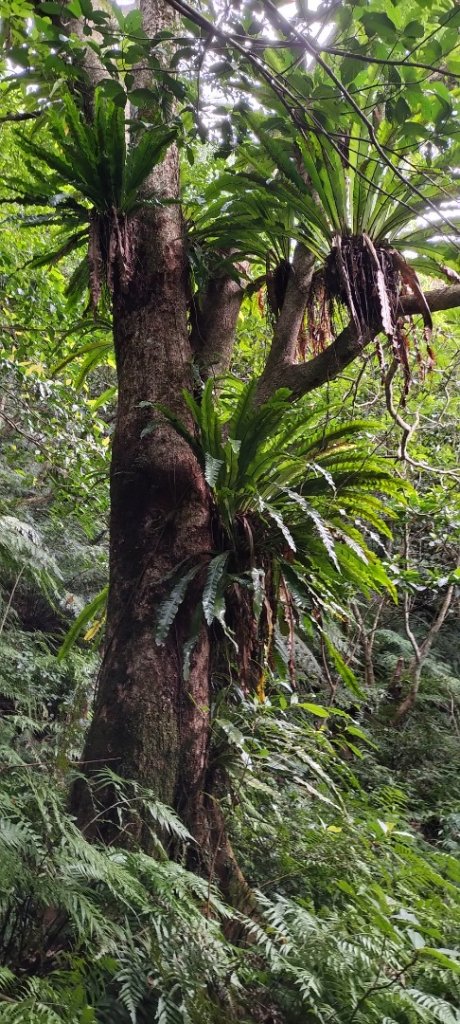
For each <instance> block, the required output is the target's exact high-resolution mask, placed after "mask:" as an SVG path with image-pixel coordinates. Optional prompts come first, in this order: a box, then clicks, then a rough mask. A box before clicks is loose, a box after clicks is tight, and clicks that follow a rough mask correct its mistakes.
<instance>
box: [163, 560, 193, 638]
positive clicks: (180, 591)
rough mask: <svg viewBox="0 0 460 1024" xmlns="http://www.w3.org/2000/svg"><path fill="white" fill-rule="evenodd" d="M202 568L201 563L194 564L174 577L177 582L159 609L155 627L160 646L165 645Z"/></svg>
mask: <svg viewBox="0 0 460 1024" xmlns="http://www.w3.org/2000/svg"><path fill="white" fill-rule="evenodd" d="M200 568H201V566H200V565H192V567H191V569H188V570H187V571H186V572H184V573H182V574H181V575H179V577H178V578H177V575H176V576H175V577H173V579H175V583H174V585H173V587H172V589H171V590H170V592H169V593H168V595H167V596H166V597H165V599H164V601H162V603H161V605H160V607H159V609H158V616H157V622H156V627H155V642H156V644H157V646H158V647H162V646H163V645H164V643H165V640H166V637H167V636H168V633H169V630H170V628H171V626H172V624H173V622H174V619H175V618H176V615H177V612H178V610H179V608H180V605H181V604H182V602H183V600H184V598H185V595H186V593H187V589H188V586H189V583H191V582H192V580H194V579H195V576H196V575H197V573H198V572H199V571H200Z"/></svg>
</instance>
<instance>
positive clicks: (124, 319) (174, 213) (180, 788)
mask: <svg viewBox="0 0 460 1024" xmlns="http://www.w3.org/2000/svg"><path fill="white" fill-rule="evenodd" d="M177 175H178V168H177V153H176V151H175V149H174V148H172V149H171V150H170V152H169V154H168V155H167V157H166V160H165V162H164V164H163V165H162V168H161V178H160V176H158V178H157V183H158V180H159V179H160V181H159V183H160V185H161V191H162V192H163V193H164V194H165V193H166V194H167V193H169V194H171V193H174V192H176V191H177ZM132 241H133V245H134V260H135V274H134V277H133V281H132V283H131V285H130V287H129V290H128V291H127V293H125V294H123V292H122V291H121V288H118V291H117V293H116V295H115V299H114V338H115V350H116V358H117V369H118V383H119V407H118V416H117V424H116V429H115V436H114V440H113V454H112V468H111V528H110V588H109V605H108V620H107V638H106V646H105V655H104V658H103V663H102V667H101V671H100V676H99V681H98V690H97V695H96V700H95V706H94V713H93V720H92V723H91V727H90V730H89V734H88V739H87V742H86V747H85V752H84V759H85V760H86V761H87V762H88V774H90V772H91V769H92V768H94V770H96V769H100V768H101V766H102V765H103V764H104V762H107V763H108V764H109V765H110V767H112V768H113V770H114V771H116V772H117V773H118V774H120V775H122V776H124V777H126V778H131V779H136V780H137V781H139V782H140V783H142V784H143V785H145V786H148V787H151V788H152V789H153V791H154V792H155V794H156V795H157V796H158V798H160V799H161V800H162V801H164V802H165V803H168V804H171V805H173V806H175V807H176V809H177V810H178V811H179V812H180V814H181V816H182V818H183V820H184V821H185V822H186V824H187V825H188V827H189V828H190V829H191V830H192V832H193V833H194V834H195V835H196V837H197V839H200V833H202V832H203V828H204V819H203V787H204V775H205V769H206V761H207V746H208V739H209V638H208V634H207V631H206V629H205V627H204V626H203V627H202V629H201V633H200V635H199V639H198V642H197V644H196V648H195V651H194V653H193V655H192V660H191V670H190V674H189V677H188V679H187V682H185V681H184V677H183V670H182V661H183V644H184V642H185V641H186V640H187V639H188V637H189V635H190V632H191V622H192V617H193V611H194V609H195V607H196V603H197V600H198V599H199V587H200V574H198V576H197V578H196V582H195V588H194V585H193V583H192V585H191V587H190V592H189V593H188V595H187V598H186V600H185V601H184V603H183V605H182V607H181V608H180V610H179V613H178V615H177V617H176V620H175V622H174V624H173V627H172V629H171V631H170V634H169V636H168V638H167V640H166V643H165V644H164V646H162V647H158V646H157V644H156V642H155V621H156V617H157V613H158V608H159V605H160V603H161V601H162V600H163V598H164V597H165V595H166V594H167V593H168V590H170V589H171V587H172V581H171V574H172V573H173V572H174V571H175V570H177V569H178V567H180V566H182V567H185V568H187V565H188V566H189V567H190V566H191V565H192V564H196V562H199V561H200V560H201V561H202V563H203V568H205V566H206V562H207V560H208V557H209V553H210V551H211V549H212V536H211V523H210V505H209V499H208V493H207V488H206V484H205V481H204V478H203V475H202V473H201V470H200V468H199V465H198V463H197V462H196V459H195V457H194V455H193V453H192V451H191V449H190V448H189V446H188V445H187V444H186V443H185V442H184V441H183V440H182V439H181V438H180V437H179V436H178V434H177V433H176V432H175V431H174V430H173V428H172V427H171V426H170V425H169V424H168V423H167V422H166V421H165V419H164V418H163V417H162V416H161V414H160V413H159V412H158V411H157V410H156V409H155V408H154V406H155V405H156V404H157V403H160V404H163V405H165V406H167V407H168V409H170V410H172V411H173V412H174V413H175V414H176V415H178V416H179V417H180V418H182V419H185V420H186V419H187V415H186V409H185V405H184V402H183V398H182V390H183V388H185V387H190V385H191V375H190V369H191V358H192V352H191V348H190V342H189V337H188V330H187V322H186V296H187V280H186V263H185V250H184V239H183V225H182V219H181V214H180V211H179V208H178V207H177V206H165V207H164V208H162V209H160V210H159V211H156V210H155V211H151V210H148V211H143V213H142V216H140V217H139V218H138V220H137V222H134V223H133V224H132ZM143 403H152V404H151V405H144V404H143ZM152 426H153V429H152ZM146 428H147V430H146ZM143 431H145V433H144V436H142V434H143ZM201 585H202V577H201ZM89 762H92V764H91V763H89ZM102 803H103V805H105V808H106V811H105V813H103V814H102V815H101V816H100V817H95V810H94V805H93V803H92V800H91V797H90V794H89V792H88V788H87V786H86V785H85V784H84V783H81V784H79V785H78V786H77V787H76V790H75V792H74V797H73V804H74V809H75V810H76V812H77V816H78V820H79V822H80V824H81V825H82V826H83V827H84V828H85V830H86V831H87V834H93V835H95V836H99V837H100V838H103V839H104V840H105V841H113V840H117V839H119V819H118V816H117V813H116V809H114V808H113V809H112V810H110V805H111V803H113V797H112V796H111V793H110V787H108V789H107V792H106V793H105V792H104V793H103V794H102ZM132 828H133V830H134V832H136V830H137V832H139V827H138V826H135V825H133V826H132ZM131 838H132V839H137V840H138V839H139V838H140V836H139V835H134V836H131ZM144 842H145V837H144Z"/></svg>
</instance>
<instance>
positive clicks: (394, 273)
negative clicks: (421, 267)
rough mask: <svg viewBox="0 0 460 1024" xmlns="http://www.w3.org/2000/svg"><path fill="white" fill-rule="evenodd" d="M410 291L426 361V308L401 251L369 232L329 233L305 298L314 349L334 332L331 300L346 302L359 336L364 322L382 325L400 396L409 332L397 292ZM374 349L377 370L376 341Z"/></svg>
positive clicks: (365, 327) (381, 357) (428, 321)
mask: <svg viewBox="0 0 460 1024" xmlns="http://www.w3.org/2000/svg"><path fill="white" fill-rule="evenodd" d="M408 289H410V291H411V292H412V293H413V295H415V296H416V298H417V300H418V304H419V309H420V313H421V315H422V317H423V321H424V334H425V340H426V342H427V352H428V365H432V362H433V352H432V350H431V347H430V344H429V341H430V337H431V330H432V326H433V325H432V319H431V313H430V310H429V307H428V304H427V301H426V299H425V296H424V294H423V291H422V289H421V286H420V282H419V280H418V277H417V274H416V273H415V270H414V269H413V268H412V267H411V266H410V265H409V264H408V263H407V262H406V260H405V259H404V257H403V256H402V255H401V253H400V252H397V251H396V250H395V249H393V248H390V246H388V245H385V244H378V243H377V242H375V241H373V240H372V239H371V238H370V237H369V235H367V234H365V233H363V234H361V235H341V234H338V233H337V234H336V235H335V236H334V241H333V246H332V248H331V251H330V253H329V255H328V257H327V259H326V261H325V264H324V267H323V269H322V270H321V271H319V272H318V273H317V274H316V275H315V277H314V279H313V285H312V289H311V294H310V298H309V302H308V309H307V312H308V321H309V328H310V338H311V341H312V344H313V351H314V353H316V352H318V351H321V350H322V349H323V348H324V347H325V344H327V343H328V342H329V341H330V340H331V337H332V336H333V330H332V314H333V304H334V302H339V303H341V304H342V305H344V306H346V307H347V309H348V311H349V313H350V315H351V319H352V321H353V323H354V325H355V327H356V330H357V332H358V335H359V336H361V337H364V335H365V333H366V331H367V330H368V329H369V327H372V326H375V325H376V324H379V323H380V324H381V327H382V330H383V332H384V333H385V334H386V337H387V339H388V342H389V344H390V346H391V351H392V354H393V356H394V358H395V359H396V360H397V362H398V364H399V365H400V367H401V369H402V372H403V377H404V396H406V395H407V392H408V390H409V387H410V382H411V370H410V362H409V351H410V335H409V331H408V329H407V323H406V321H405V318H404V317H403V316H402V314H401V311H400V302H399V299H400V295H401V293H402V292H405V291H407V290H408ZM376 352H377V357H378V360H379V364H380V366H381V368H382V371H384V369H385V359H384V353H383V348H382V345H381V343H380V341H379V340H378V339H377V341H376Z"/></svg>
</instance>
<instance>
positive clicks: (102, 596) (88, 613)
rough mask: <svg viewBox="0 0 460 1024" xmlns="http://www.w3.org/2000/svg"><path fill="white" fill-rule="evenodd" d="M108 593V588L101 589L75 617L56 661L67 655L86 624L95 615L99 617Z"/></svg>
mask: <svg viewBox="0 0 460 1024" xmlns="http://www.w3.org/2000/svg"><path fill="white" fill-rule="evenodd" d="M108 593H109V588H108V587H103V588H102V590H100V591H99V593H98V594H96V597H93V599H92V601H89V602H88V604H86V605H85V607H84V608H83V609H82V611H81V612H80V614H79V615H77V618H76V619H75V622H74V623H73V624H72V626H71V627H70V629H69V631H68V633H67V634H66V637H65V639H64V641H63V643H62V644H61V646H60V648H59V651H58V655H57V658H58V661H62V660H63V659H64V658H65V657H66V656H67V655H68V654H69V651H70V650H71V649H72V647H73V646H74V644H75V643H76V641H77V639H78V637H79V636H80V634H81V633H83V630H84V629H85V627H86V626H87V625H88V623H89V622H91V620H92V619H94V618H95V617H96V615H99V616H100V615H101V612H102V611H103V610H104V609H105V607H106V604H107V597H108Z"/></svg>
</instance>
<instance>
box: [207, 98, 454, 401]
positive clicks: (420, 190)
mask: <svg viewBox="0 0 460 1024" xmlns="http://www.w3.org/2000/svg"><path fill="white" fill-rule="evenodd" d="M245 119H246V121H247V122H248V124H249V127H250V129H251V131H252V133H253V134H254V135H255V136H256V138H257V141H258V146H257V147H256V146H254V145H252V144H246V145H245V146H243V147H242V150H241V154H240V157H239V161H238V163H237V166H236V173H234V174H231V175H230V174H228V173H224V174H223V175H222V176H221V177H219V178H217V179H216V181H215V182H213V183H212V185H211V186H210V189H209V198H210V199H211V204H210V206H209V207H208V208H207V209H206V213H205V214H204V215H203V216H202V217H201V218H200V217H199V218H198V220H197V224H196V232H197V238H198V240H199V241H200V242H201V244H203V242H204V241H205V242H207V244H209V245H211V247H216V248H219V247H220V246H223V247H230V246H232V247H233V250H234V251H235V253H236V254H237V258H239V259H241V258H243V256H244V257H245V258H249V259H252V260H253V261H254V262H258V263H260V262H265V260H266V257H267V254H274V255H275V258H276V259H277V260H278V262H279V263H280V264H281V262H282V261H284V260H286V258H289V253H290V251H291V246H292V242H293V241H297V242H301V243H302V244H303V245H304V246H305V247H306V248H307V249H308V250H309V251H310V252H311V253H312V254H313V255H314V256H315V257H316V259H317V261H318V271H317V273H316V274H315V276H314V279H313V285H312V289H311V296H310V302H309V309H308V313H309V321H310V331H311V340H312V342H313V348H315V347H321V346H322V345H324V343H325V341H326V340H328V339H329V337H330V333H331V322H332V315H331V310H330V302H331V301H332V300H334V299H335V300H338V301H340V302H341V303H343V304H344V305H345V306H347V307H348V309H349V312H350V314H351V317H352V320H353V321H354V323H355V326H356V328H357V330H358V332H359V333H360V334H364V333H365V332H366V330H367V329H368V328H375V327H376V326H378V325H379V324H381V326H382V328H383V330H384V332H385V333H386V334H387V337H388V338H389V340H390V342H391V345H392V348H393V352H394V355H395V356H396V358H397V359H398V361H399V362H400V363H401V364H402V365H403V367H404V372H405V377H406V385H407V384H408V380H409V367H408V361H407V338H406V337H405V335H404V333H403V330H402V327H401V323H400V306H399V296H400V294H401V291H402V290H407V289H410V290H411V291H412V292H413V293H414V294H415V295H416V296H417V298H418V301H419V306H420V312H421V313H422V315H423V318H424V322H425V327H426V328H427V329H428V330H430V329H431V316H430V312H429V309H428V306H427V304H426V301H425V299H424V296H423V293H422V290H421V287H420V284H419V281H418V278H417V274H416V272H415V267H416V268H417V270H422V271H423V272H424V273H425V274H428V275H433V274H434V275H437V276H440V274H442V273H443V272H444V270H443V268H445V267H446V265H447V266H449V265H451V266H455V263H456V260H457V259H458V252H459V248H460V228H459V230H458V231H456V228H455V223H456V222H457V221H458V220H459V214H458V206H457V208H455V207H454V206H453V205H452V204H455V203H456V202H457V200H458V196H459V195H460V184H459V181H458V177H457V176H456V175H455V174H453V169H454V167H455V164H456V160H457V159H458V147H454V148H452V149H451V150H449V151H447V152H444V153H440V154H438V155H437V156H436V157H435V158H434V159H433V160H431V162H429V163H428V162H427V160H426V159H425V158H424V156H423V154H418V155H416V156H415V157H412V159H411V160H409V159H408V158H406V156H405V155H404V153H403V151H401V152H399V153H398V149H397V147H398V132H397V131H395V130H393V129H392V128H391V126H390V125H388V124H385V125H383V126H382V127H381V131H380V135H379V141H380V145H381V147H385V149H386V150H387V151H388V153H389V154H391V163H392V166H387V164H386V163H385V162H384V161H383V160H382V159H381V157H380V155H379V154H378V153H377V152H376V150H375V147H374V146H373V145H372V143H371V141H370V140H369V137H368V135H367V133H366V129H365V127H364V126H363V124H362V122H361V121H358V120H356V121H355V122H353V123H351V125H350V128H349V134H348V135H344V136H343V137H342V136H341V137H337V138H336V137H332V136H331V137H329V136H328V135H327V133H326V132H324V133H323V132H321V131H319V132H318V130H317V129H315V130H312V131H311V134H310V135H309V138H308V141H306V139H305V138H304V137H302V136H301V135H300V136H299V135H298V134H296V135H294V134H293V132H292V129H290V128H289V126H287V125H286V124H285V123H284V122H281V121H280V120H279V119H272V121H271V122H270V123H269V126H268V127H267V123H266V119H264V118H263V116H261V115H258V114H256V113H247V114H245ZM401 177H403V179H404V180H401ZM446 211H447V212H446ZM447 213H448V220H449V224H450V225H451V230H450V231H449V233H448V234H446V233H445V227H444V224H443V221H444V219H445V217H446V216H447ZM452 225H453V227H452ZM230 235H233V241H231V240H230ZM409 250H410V251H411V253H412V254H413V256H412V255H411V260H410V264H409V263H408V261H407V259H406V254H407V253H408V251H409ZM286 254H288V256H286ZM276 312H277V310H275V313H276ZM379 355H381V353H380V349H379Z"/></svg>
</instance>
